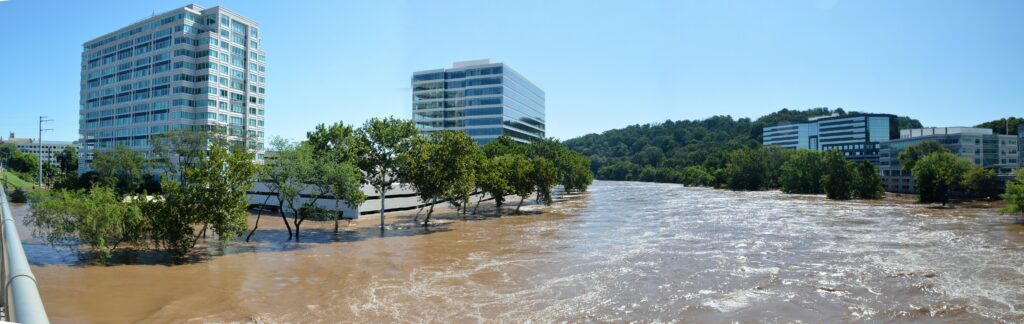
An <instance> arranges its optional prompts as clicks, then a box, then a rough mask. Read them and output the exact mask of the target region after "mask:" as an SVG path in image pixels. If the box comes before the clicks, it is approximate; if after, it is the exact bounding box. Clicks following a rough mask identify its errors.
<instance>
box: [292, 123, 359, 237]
mask: <svg viewBox="0 0 1024 324" xmlns="http://www.w3.org/2000/svg"><path fill="white" fill-rule="evenodd" d="M355 135H356V133H355V130H354V129H353V128H352V126H349V125H345V124H343V123H334V124H331V125H330V126H327V125H324V124H319V125H317V126H316V129H314V130H313V131H311V132H307V133H306V142H307V143H308V144H309V145H310V147H311V148H312V152H313V154H314V157H315V158H316V159H318V160H320V161H321V162H320V165H321V167H322V172H323V175H324V177H325V180H326V184H327V185H328V189H329V192H330V193H331V196H333V197H334V198H335V199H334V209H335V210H336V211H337V212H336V213H334V233H338V219H340V218H342V217H344V215H343V213H342V212H341V208H340V206H341V201H345V204H346V205H348V207H349V208H359V205H361V204H362V203H363V202H364V201H366V195H365V194H364V193H363V191H362V184H363V181H364V179H363V173H362V172H360V171H359V169H358V168H357V167H355V166H356V165H357V164H358V163H359V160H358V153H359V138H358V137H356V136H355Z"/></svg>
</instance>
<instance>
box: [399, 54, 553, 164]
mask: <svg viewBox="0 0 1024 324" xmlns="http://www.w3.org/2000/svg"><path fill="white" fill-rule="evenodd" d="M412 89H413V91H412V115H413V120H414V121H415V122H416V127H417V128H418V129H419V130H420V132H421V133H430V132H433V131H437V130H442V129H451V130H460V131H463V132H466V134H468V135H469V136H470V137H471V138H473V140H474V141H476V142H477V143H478V144H480V145H483V144H485V143H487V142H490V141H493V140H494V139H496V138H498V137H499V136H502V135H507V136H509V137H511V138H512V139H514V140H516V141H519V142H524V143H525V142H529V141H531V140H533V139H538V138H544V90H541V89H540V88H539V87H537V86H536V85H535V84H533V82H530V80H527V79H526V78H525V77H523V76H522V75H521V74H519V73H518V72H516V71H515V70H513V69H512V68H511V67H509V66H508V65H505V64H503V63H491V62H490V60H475V61H465V62H455V64H453V65H452V68H450V69H436V70H427V71H419V72H415V73H413V75H412Z"/></svg>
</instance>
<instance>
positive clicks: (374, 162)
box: [356, 117, 418, 231]
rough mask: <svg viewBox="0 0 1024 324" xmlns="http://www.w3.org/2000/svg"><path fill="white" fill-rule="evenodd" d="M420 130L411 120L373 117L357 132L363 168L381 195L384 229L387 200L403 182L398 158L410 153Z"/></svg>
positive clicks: (381, 219) (360, 161)
mask: <svg viewBox="0 0 1024 324" xmlns="http://www.w3.org/2000/svg"><path fill="white" fill-rule="evenodd" d="M417 133H418V131H417V130H416V125H414V124H413V123H412V121H409V120H402V119H397V118H394V117H389V118H385V119H378V118H373V119H370V120H368V121H367V122H366V123H365V124H363V127H361V128H359V129H358V130H357V131H356V137H358V138H359V155H360V156H361V157H362V158H361V159H360V160H359V168H360V169H362V170H363V173H364V174H365V175H366V181H367V183H369V184H370V185H371V186H373V188H374V189H375V190H376V191H377V194H378V195H379V196H380V229H381V230H382V231H383V230H384V209H385V208H384V199H385V197H386V196H387V193H388V191H389V190H391V187H392V186H393V185H394V184H395V183H397V182H398V181H399V171H400V168H401V166H400V165H399V161H398V156H399V155H401V154H403V153H405V152H408V151H410V149H411V146H412V145H413V144H412V138H413V137H415V136H416V134H417Z"/></svg>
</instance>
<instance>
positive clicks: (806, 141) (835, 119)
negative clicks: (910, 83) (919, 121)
mask: <svg viewBox="0 0 1024 324" xmlns="http://www.w3.org/2000/svg"><path fill="white" fill-rule="evenodd" d="M895 119H896V116H895V115H889V114H860V115H831V116H822V117H815V118H810V119H808V120H807V121H806V122H797V123H781V124H776V125H771V126H765V127H764V128H763V129H762V134H763V136H762V142H761V143H762V144H763V145H765V146H772V145H778V146H781V147H784V148H794V149H796V148H799V149H808V150H815V151H830V150H839V151H842V152H843V155H845V156H846V158H847V159H849V160H852V161H854V162H860V161H864V160H867V161H871V163H874V164H875V165H878V163H879V159H878V150H879V147H880V143H882V142H885V141H888V140H889V139H892V138H894V137H895V136H896V134H897V129H896V127H897V124H896V120H895Z"/></svg>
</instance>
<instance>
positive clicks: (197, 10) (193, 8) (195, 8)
mask: <svg viewBox="0 0 1024 324" xmlns="http://www.w3.org/2000/svg"><path fill="white" fill-rule="evenodd" d="M182 9H184V10H188V11H193V12H195V13H200V14H201V13H202V11H203V10H207V9H219V10H221V11H223V12H226V13H229V14H232V15H233V16H234V18H237V19H239V20H240V21H242V22H244V23H246V24H248V25H253V26H259V24H258V23H256V21H254V20H252V19H249V18H247V17H245V16H242V15H240V14H238V13H235V12H233V11H231V10H228V9H226V8H224V7H221V6H214V7H211V8H203V7H202V6H200V5H197V4H194V3H193V4H188V5H185V6H181V7H176V8H174V9H171V10H167V11H164V12H160V13H156V12H154V13H152V14H151V15H150V16H149V17H147V18H143V19H140V20H137V21H134V22H132V23H130V24H128V25H126V26H124V27H121V28H118V29H116V30H114V31H112V32H109V33H106V34H103V35H102V36H99V37H96V38H93V39H90V40H88V41H85V42H84V43H82V46H83V47H85V48H86V49H88V48H89V45H90V44H91V43H94V42H97V41H101V40H104V39H106V38H108V37H113V36H117V35H118V34H119V33H122V32H125V31H129V30H131V29H132V28H135V27H139V26H140V25H142V24H143V23H146V22H148V21H150V20H152V19H153V18H157V17H161V16H163V15H166V14H169V13H173V12H176V11H179V10H182Z"/></svg>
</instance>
